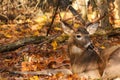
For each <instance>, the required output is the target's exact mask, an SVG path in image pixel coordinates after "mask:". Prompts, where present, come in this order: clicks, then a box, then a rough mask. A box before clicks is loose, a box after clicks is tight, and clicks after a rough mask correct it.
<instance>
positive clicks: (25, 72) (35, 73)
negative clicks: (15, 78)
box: [9, 69, 72, 76]
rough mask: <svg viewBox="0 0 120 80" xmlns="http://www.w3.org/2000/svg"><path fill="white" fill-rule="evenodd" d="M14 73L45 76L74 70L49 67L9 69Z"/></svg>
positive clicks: (67, 73) (68, 73) (66, 73)
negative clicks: (27, 69)
mask: <svg viewBox="0 0 120 80" xmlns="http://www.w3.org/2000/svg"><path fill="white" fill-rule="evenodd" d="M9 72H10V73H14V74H22V75H25V74H26V75H28V74H29V75H43V76H52V75H55V74H57V73H63V74H65V75H70V74H72V72H71V71H70V70H69V69H47V70H42V71H24V72H23V71H9Z"/></svg>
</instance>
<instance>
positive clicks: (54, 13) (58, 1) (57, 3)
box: [46, 0, 60, 36]
mask: <svg viewBox="0 0 120 80" xmlns="http://www.w3.org/2000/svg"><path fill="white" fill-rule="evenodd" d="M59 4H60V0H58V2H57V5H56V9H55V13H54V15H53V18H52V22H51V24H50V26H49V29H48V31H47V34H46V36H48V34H49V32H50V30H51V28H52V25H53V22H54V20H55V17H56V15H57V10H58V7H59Z"/></svg>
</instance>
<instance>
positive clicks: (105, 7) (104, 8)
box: [97, 0, 111, 29]
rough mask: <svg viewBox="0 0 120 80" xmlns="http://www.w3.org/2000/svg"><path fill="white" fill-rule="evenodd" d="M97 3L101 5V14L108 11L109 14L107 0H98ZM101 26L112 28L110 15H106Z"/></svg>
mask: <svg viewBox="0 0 120 80" xmlns="http://www.w3.org/2000/svg"><path fill="white" fill-rule="evenodd" d="M97 5H98V7H99V12H100V16H103V15H105V14H106V13H107V14H108V13H109V12H108V3H107V0H97ZM101 28H102V29H110V28H111V24H110V22H109V16H108V15H106V16H105V17H104V18H103V19H102V20H101Z"/></svg>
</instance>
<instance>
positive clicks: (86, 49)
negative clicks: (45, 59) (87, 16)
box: [62, 22, 120, 80]
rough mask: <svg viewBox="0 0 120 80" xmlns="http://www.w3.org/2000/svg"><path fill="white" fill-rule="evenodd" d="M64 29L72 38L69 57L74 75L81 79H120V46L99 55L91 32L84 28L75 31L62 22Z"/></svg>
mask: <svg viewBox="0 0 120 80" xmlns="http://www.w3.org/2000/svg"><path fill="white" fill-rule="evenodd" d="M93 25H94V24H93ZM95 25H96V24H95ZM91 26H92V25H91ZM62 27H63V30H64V32H65V33H67V34H68V35H69V36H70V38H69V40H68V56H69V58H70V62H71V68H72V72H73V73H77V74H79V75H80V76H81V77H86V78H88V77H90V78H93V79H95V78H96V79H100V78H103V80H105V79H108V78H109V79H113V78H116V77H120V45H116V46H113V47H111V48H109V49H107V50H105V51H103V53H100V54H98V53H97V52H96V51H95V50H94V46H93V44H92V42H91V40H90V37H89V32H88V31H89V30H88V31H87V29H85V28H84V27H79V28H78V29H77V30H74V29H72V28H70V27H66V25H65V24H64V22H62Z"/></svg>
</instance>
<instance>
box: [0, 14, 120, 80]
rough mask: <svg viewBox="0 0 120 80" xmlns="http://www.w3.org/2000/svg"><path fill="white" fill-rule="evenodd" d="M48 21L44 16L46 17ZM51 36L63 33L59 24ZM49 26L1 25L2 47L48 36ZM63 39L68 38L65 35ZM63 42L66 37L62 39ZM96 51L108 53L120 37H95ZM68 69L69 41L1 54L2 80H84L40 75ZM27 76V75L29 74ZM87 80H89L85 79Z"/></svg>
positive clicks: (0, 70)
mask: <svg viewBox="0 0 120 80" xmlns="http://www.w3.org/2000/svg"><path fill="white" fill-rule="evenodd" d="M42 18H43V20H44V19H45V18H44V16H43V17H42ZM55 23H56V24H54V25H53V28H52V30H51V32H50V35H53V34H57V33H58V32H61V30H62V29H61V27H60V25H59V22H55ZM48 24H50V23H47V22H44V21H39V22H37V21H36V22H33V21H30V20H27V21H26V22H25V23H21V24H14V23H10V24H2V25H0V46H2V45H6V44H9V43H13V42H15V41H17V40H19V39H21V38H24V37H29V36H41V35H42V36H45V35H46V32H47V29H48V28H49V26H48ZM62 35H63V36H64V35H65V34H62ZM59 38H63V37H61V36H60V37H59ZM91 39H92V41H93V43H94V45H95V46H96V47H99V48H102V49H106V48H107V47H109V46H112V45H117V44H120V35H114V36H110V37H105V36H104V37H103V36H93V37H91ZM55 69H61V70H62V69H63V70H64V69H68V70H70V61H69V58H68V57H67V40H65V41H63V42H57V40H56V39H54V40H53V41H51V42H49V43H45V44H43V45H42V46H40V44H32V43H31V44H28V45H25V46H23V47H20V48H18V49H16V50H14V51H8V52H3V53H0V80H80V78H79V77H78V76H77V75H76V74H73V75H70V74H69V75H66V74H64V73H61V72H57V73H55V74H54V72H53V74H50V75H49V74H48V73H46V74H45V75H44V74H42V72H40V74H41V75H39V74H37V73H32V72H37V71H43V70H55ZM25 72H27V73H25ZM82 80H85V79H82Z"/></svg>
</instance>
